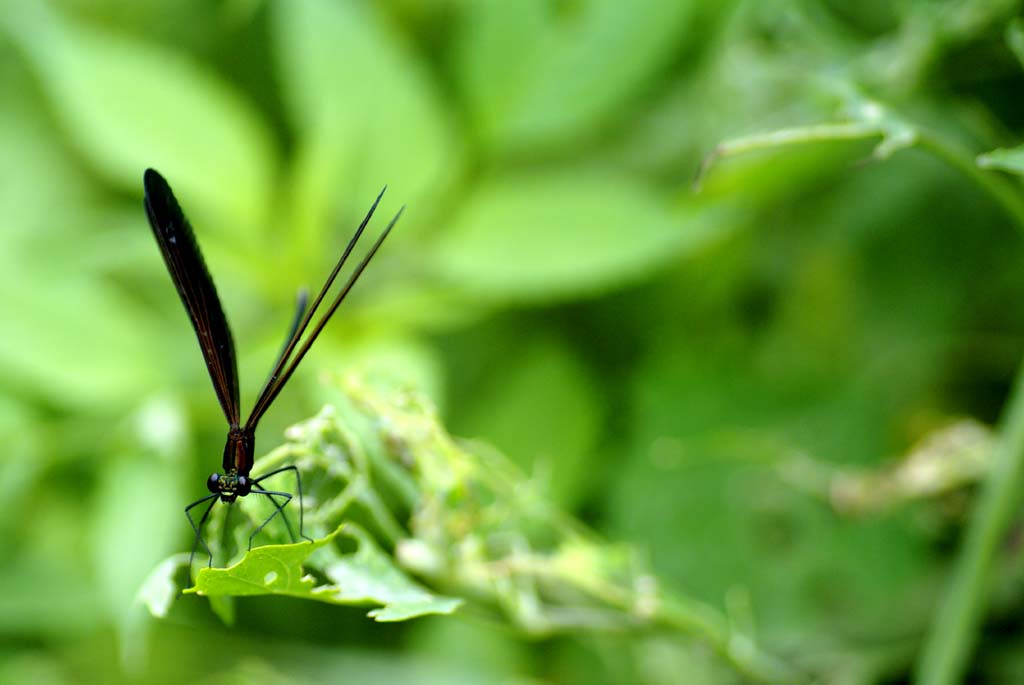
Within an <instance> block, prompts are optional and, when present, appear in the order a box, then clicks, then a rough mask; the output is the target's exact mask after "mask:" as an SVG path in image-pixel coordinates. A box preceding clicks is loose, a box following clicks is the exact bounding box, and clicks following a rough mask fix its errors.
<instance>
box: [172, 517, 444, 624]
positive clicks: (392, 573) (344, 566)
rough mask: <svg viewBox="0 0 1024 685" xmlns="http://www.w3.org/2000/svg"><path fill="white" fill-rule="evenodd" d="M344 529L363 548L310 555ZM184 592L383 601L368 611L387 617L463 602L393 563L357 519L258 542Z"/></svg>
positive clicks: (440, 609) (438, 609) (335, 601)
mask: <svg viewBox="0 0 1024 685" xmlns="http://www.w3.org/2000/svg"><path fill="white" fill-rule="evenodd" d="M339 535H345V536H348V537H350V538H352V539H354V540H355V541H356V542H357V543H358V545H359V548H358V550H357V551H356V552H355V553H353V554H348V555H338V554H336V553H335V554H333V556H332V555H330V554H328V555H326V556H319V557H318V558H317V559H315V560H309V557H310V556H311V555H312V554H313V553H314V552H316V551H317V550H320V549H322V548H325V547H328V546H329V545H330V543H332V542H334V540H335V538H336V537H338V536H339ZM327 551H330V550H327ZM325 559H326V560H325ZM307 562H308V563H307ZM304 563H307V565H308V566H309V567H310V568H313V569H315V570H317V571H318V572H319V573H320V574H322V575H323V576H325V577H326V578H327V579H328V580H329V581H331V582H329V583H323V584H318V583H317V581H316V580H315V579H314V577H313V576H311V575H309V574H308V573H307V572H306V571H305V570H304V569H303V564H304ZM185 592H189V593H193V592H194V593H197V594H201V595H207V596H210V597H217V596H248V595H268V594H273V595H285V596H289V597H297V598H301V599H312V600H317V601H320V602H327V603H330V604H344V605H363V604H378V605H381V608H379V609H374V610H373V611H371V612H370V613H369V616H370V617H372V618H374V619H376V620H377V621H382V622H384V621H404V620H407V619H410V618H415V617H417V616H424V615H427V614H450V613H452V612H453V611H455V609H457V608H458V607H459V605H460V604H461V603H462V600H461V599H457V598H453V597H443V596H439V595H434V594H432V593H430V592H428V591H427V590H426V589H424V588H423V587H421V586H420V585H418V584H417V583H415V582H413V581H412V580H411V579H409V577H408V576H406V575H405V574H404V573H403V572H402V571H400V570H399V569H398V568H397V567H395V566H394V564H393V563H392V562H391V560H390V558H389V557H388V556H387V555H385V554H384V553H383V552H382V551H381V550H380V549H379V548H378V547H377V546H376V544H375V543H374V542H373V540H372V539H371V538H370V536H369V535H367V533H366V532H365V531H363V530H362V529H361V528H359V527H357V526H355V525H353V524H343V525H341V526H339V527H338V528H337V529H336V530H335V531H334V532H332V533H331V534H330V535H327V536H326V537H323V538H320V539H319V540H316V541H314V542H312V543H311V542H297V543H294V544H290V545H267V546H265V547H257V548H256V549H253V550H251V551H249V553H248V554H246V555H245V557H244V558H243V559H242V560H241V561H239V562H238V563H237V564H235V565H233V566H230V567H228V568H204V569H202V570H200V572H199V576H198V578H197V579H196V585H195V587H193V588H190V589H188V590H186V591H185Z"/></svg>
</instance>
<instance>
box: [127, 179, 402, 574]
mask: <svg viewBox="0 0 1024 685" xmlns="http://www.w3.org/2000/svg"><path fill="white" fill-rule="evenodd" d="M143 186H144V188H145V192H146V195H145V201H144V203H145V207H146V216H147V217H148V218H149V225H150V226H151V227H152V229H153V235H154V236H156V242H157V244H158V245H159V246H160V252H161V253H162V254H163V256H164V262H166V264H167V270H168V271H169V272H170V274H171V279H172V280H173V281H174V286H175V287H176V288H177V289H178V294H179V295H180V296H181V301H182V303H183V304H184V305H185V310H186V311H187V312H188V316H189V318H190V319H191V320H192V327H193V328H195V331H196V337H197V338H198V340H199V348H200V349H201V350H202V352H203V358H204V359H205V360H206V367H207V370H208V371H209V372H210V379H211V380H212V381H213V389H214V390H215V391H216V393H217V399H218V400H219V401H220V406H221V409H223V410H224V416H225V418H226V419H227V421H228V435H227V441H226V442H225V444H224V459H223V463H222V466H223V472H222V473H218V472H214V473H213V474H211V475H210V477H209V478H208V479H207V480H206V487H207V489H209V491H210V493H211V494H209V495H207V496H205V497H203V498H201V499H199V500H197V501H195V502H193V503H192V504H190V505H188V506H187V507H185V515H186V517H188V521H189V523H190V524H191V525H192V529H193V531H194V532H195V541H194V542H193V544H192V556H190V557H189V567H191V565H192V557H194V556H195V552H196V549H197V547H198V545H200V544H202V546H203V548H204V549H205V550H206V553H207V554H208V555H209V556H210V560H209V564H210V565H211V566H212V565H213V552H211V551H210V548H209V546H208V545H207V544H206V542H205V541H204V540H203V537H202V529H203V525H204V524H205V523H206V519H207V518H208V517H209V516H210V511H212V510H213V505H214V504H216V503H217V500H218V499H219V500H220V501H222V502H226V503H228V504H230V503H231V502H234V501H235V500H236V499H237V498H239V497H245V496H247V495H263V496H265V497H267V499H269V500H270V502H271V503H272V504H273V505H274V511H273V513H271V514H270V516H269V517H267V519H266V520H265V521H263V523H261V524H260V525H259V526H258V527H257V528H256V529H255V530H254V531H253V532H252V534H251V535H250V536H249V547H250V549H251V548H252V541H253V538H254V537H255V536H256V535H257V534H258V533H259V532H260V531H261V530H263V528H264V527H266V525H267V524H268V523H270V521H271V520H272V519H273V518H274V516H276V515H277V514H280V515H281V518H282V519H283V520H284V522H285V526H286V527H287V528H288V533H289V535H290V536H291V538H292V540H293V541H294V540H295V534H294V532H293V531H292V528H291V524H290V523H288V518H287V516H285V514H284V507H285V506H286V505H287V504H288V503H289V502H291V500H292V495H291V494H290V493H287V492H282V491H279V490H268V489H265V488H264V487H262V486H261V484H262V483H263V481H265V480H266V479H268V478H270V477H271V476H274V475H276V474H279V473H283V472H285V471H291V472H293V473H294V474H295V479H296V486H297V487H296V491H297V493H298V496H299V534H300V535H301V536H302V537H304V538H306V539H307V540H308V539H309V538H308V537H306V535H305V533H304V531H303V515H302V481H301V479H300V478H299V471H298V469H297V468H296V467H295V466H294V465H292V466H284V467H281V468H279V469H275V470H273V471H271V472H269V473H264V474H262V475H260V476H259V477H258V478H253V477H251V476H250V475H249V472H250V471H251V470H252V465H253V453H254V450H255V446H256V438H255V435H256V426H257V424H259V421H260V419H261V418H263V414H264V413H265V412H266V411H267V409H268V408H269V407H270V405H271V403H273V401H274V399H275V398H276V397H277V395H278V393H280V392H281V389H282V388H284V386H285V384H286V383H287V382H288V379H289V378H291V376H292V374H293V373H294V372H295V369H296V368H297V367H298V365H299V363H300V362H301V361H302V358H303V357H304V356H305V355H306V353H307V352H308V351H309V348H310V347H312V345H313V342H314V341H315V340H316V339H317V336H319V335H320V332H321V331H322V330H323V329H324V326H326V325H327V322H328V320H330V318H331V316H332V315H333V314H334V312H335V311H336V310H337V309H338V306H339V305H340V304H341V302H342V300H344V299H345V297H346V296H347V295H348V293H349V291H350V290H351V289H352V286H353V285H355V282H356V281H357V280H358V279H359V276H360V275H361V274H362V273H363V270H364V269H365V268H366V265H367V264H369V263H370V260H371V259H372V258H373V256H374V255H375V254H376V253H377V250H378V249H379V248H380V246H381V244H382V243H383V242H384V239H385V238H386V237H387V236H388V233H390V231H391V228H392V227H393V226H394V225H395V222H397V221H398V218H399V217H400V216H401V215H402V211H403V210H404V209H405V208H404V207H403V208H402V209H401V210H399V211H398V213H397V214H396V215H395V217H394V218H393V219H392V220H391V221H390V222H389V223H388V225H387V227H386V228H385V229H384V231H383V232H382V233H381V234H380V237H379V238H377V241H376V242H375V243H374V244H373V247H371V248H370V251H369V252H367V253H366V256H365V257H363V259H362V261H360V262H359V264H358V265H357V266H356V268H355V270H354V271H353V272H352V274H351V275H350V276H349V278H348V281H346V282H345V285H344V287H342V289H341V290H340V292H339V293H338V294H337V295H336V296H335V298H334V300H333V301H332V302H331V304H330V307H328V309H327V312H326V313H325V314H324V315H323V316H322V317H320V320H319V321H318V322H317V323H316V325H315V326H314V327H313V330H312V332H311V333H310V334H309V336H308V337H307V338H306V340H305V341H304V342H303V343H302V345H301V346H300V345H299V342H300V341H301V340H302V337H303V335H304V334H305V332H306V328H307V327H308V326H309V323H310V321H311V320H312V318H313V315H314V314H315V313H316V310H317V308H318V307H319V306H320V303H321V302H322V301H323V299H324V297H325V296H326V295H327V291H328V290H330V288H331V285H332V284H333V283H334V279H335V278H336V277H337V275H338V272H339V271H341V268H342V267H343V266H344V265H345V261H346V260H347V259H348V257H349V254H351V252H352V250H353V248H354V247H355V246H356V243H357V242H358V241H359V237H360V236H361V235H362V234H363V229H364V228H366V225H367V224H368V223H369V222H370V218H371V217H372V216H373V212H374V210H376V209H377V204H378V203H379V202H380V199H381V197H382V196H383V195H384V191H383V190H382V191H381V192H380V195H378V196H377V199H376V200H374V203H373V206H372V207H370V211H369V212H367V214H366V217H365V218H364V219H363V221H362V223H360V224H359V228H358V229H356V232H355V234H354V235H353V236H352V239H351V240H349V242H348V245H347V246H346V247H345V251H344V252H343V253H342V254H341V258H340V259H339V260H338V263H337V264H336V265H335V266H334V270H333V271H331V274H330V276H328V277H327V281H326V282H325V283H324V285H323V288H321V289H320V293H319V294H318V295H317V296H316V299H315V300H313V304H312V306H310V307H309V308H308V310H307V308H306V300H307V295H306V293H305V291H301V292H300V293H299V298H298V306H297V308H296V312H295V318H294V320H293V322H292V325H291V328H290V329H289V333H288V337H287V339H286V340H285V344H284V347H283V348H282V349H281V353H280V354H279V355H278V358H277V361H276V362H275V363H274V366H273V368H272V369H271V371H270V376H269V377H268V378H267V381H266V383H264V385H263V389H262V390H261V391H260V394H259V397H258V398H257V399H256V403H255V405H254V406H253V409H252V412H251V413H250V414H249V418H248V419H247V420H246V421H245V423H241V421H240V415H239V411H238V405H239V402H238V371H237V368H236V364H235V345H234V342H233V341H232V339H231V329H230V328H229V327H228V321H227V319H226V318H225V316H224V311H223V309H221V305H220V299H219V298H218V297H217V289H216V288H215V287H214V285H213V279H212V278H211V277H210V273H209V272H208V271H207V270H206V264H205V263H204V262H203V256H202V253H200V251H199V245H198V243H196V239H195V236H194V235H193V233H192V227H191V226H189V223H188V220H187V219H186V218H185V214H184V212H182V210H181V207H180V206H179V205H178V201H177V200H176V199H175V198H174V193H172V192H171V187H170V186H169V185H168V184H167V181H165V180H164V178H163V176H161V175H160V174H159V173H157V172H156V171H154V170H153V169H147V170H146V172H145V174H144V176H143ZM207 502H209V505H208V506H207V507H206V508H205V509H204V510H203V514H202V516H201V517H200V518H199V520H198V521H196V519H195V518H194V517H193V516H192V513H191V512H192V510H193V509H194V508H196V507H198V506H201V505H202V504H204V503H207Z"/></svg>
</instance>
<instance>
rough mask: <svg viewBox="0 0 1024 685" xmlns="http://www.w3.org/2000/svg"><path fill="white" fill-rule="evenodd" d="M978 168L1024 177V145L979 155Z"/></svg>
mask: <svg viewBox="0 0 1024 685" xmlns="http://www.w3.org/2000/svg"><path fill="white" fill-rule="evenodd" d="M978 166H980V167H981V168H982V169H999V170H1000V171H1006V172H1009V173H1011V174H1017V175H1018V176H1024V145H1018V146H1017V147H1011V148H999V149H997V150H992V151H991V152H986V153H985V154H982V155H978Z"/></svg>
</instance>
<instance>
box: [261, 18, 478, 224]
mask: <svg viewBox="0 0 1024 685" xmlns="http://www.w3.org/2000/svg"><path fill="white" fill-rule="evenodd" d="M271 28H272V31H273V38H274V47H275V49H276V57H277V61H278V67H279V73H280V81H281V83H282V85H283V86H284V89H285V95H286V102H285V105H286V107H287V109H288V114H289V115H290V118H291V121H292V125H293V127H294V129H295V130H296V132H297V133H298V150H299V151H298V159H297V161H296V163H295V165H296V166H295V170H294V176H295V178H294V183H295V187H294V193H295V198H294V201H295V205H296V206H295V212H296V214H297V216H296V224H297V225H299V226H304V227H305V229H304V230H311V228H310V227H312V228H313V229H316V228H318V227H320V226H322V225H323V224H324V223H325V220H329V219H333V218H334V214H333V212H334V210H336V209H337V207H338V203H339V196H341V197H342V198H345V199H350V200H351V201H353V202H356V203H357V204H358V207H359V211H360V212H362V211H365V205H367V204H368V202H369V200H370V199H372V198H373V197H374V196H376V194H377V193H378V192H380V189H381V187H382V186H384V185H385V184H387V185H388V187H389V188H390V192H389V193H388V196H387V198H392V197H393V198H396V199H397V198H400V199H401V201H402V202H408V203H414V202H417V200H418V199H419V200H423V199H424V198H427V197H429V196H430V194H431V193H432V192H433V191H434V190H436V189H437V188H438V186H439V185H440V184H442V183H444V182H445V181H446V180H447V179H449V178H451V176H452V175H453V174H454V173H455V172H456V171H457V169H458V166H459V162H458V159H459V156H460V154H459V147H460V146H459V144H458V142H457V141H456V140H455V137H454V134H453V130H452V127H451V125H450V123H449V122H448V121H447V120H446V117H445V113H444V109H443V107H442V106H441V100H440V97H439V94H438V93H437V92H436V91H435V88H434V86H433V84H432V78H431V75H430V74H429V72H428V71H427V70H426V69H425V68H424V64H425V61H424V60H423V58H422V57H421V56H420V55H418V54H416V52H415V51H414V50H413V49H412V47H411V46H409V45H408V44H406V42H405V41H404V40H403V38H402V37H401V36H400V35H398V34H397V32H396V31H394V30H393V28H392V27H391V26H390V25H389V24H388V23H387V22H386V21H385V20H384V18H383V17H382V16H381V14H380V10H379V9H378V8H377V6H376V5H375V4H373V3H356V2H344V3H326V2H320V1H319V0H296V1H295V2H286V3H275V4H274V7H273V13H272V24H271ZM339 189H344V190H343V193H340V192H339ZM387 198H386V200H385V202H384V204H383V206H382V207H381V209H382V210H384V213H389V212H391V211H393V209H390V208H388V206H387V202H388V200H387ZM396 204H397V203H396Z"/></svg>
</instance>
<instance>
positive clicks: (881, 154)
mask: <svg viewBox="0 0 1024 685" xmlns="http://www.w3.org/2000/svg"><path fill="white" fill-rule="evenodd" d="M837 90H839V91H840V97H841V98H842V100H843V107H842V113H843V114H844V120H842V121H835V122H826V123H820V124H813V125H809V126H794V127H790V128H782V129H777V130H774V131H768V132H765V133H754V134H751V135H747V136H741V137H738V138H732V139H730V140H726V141H724V142H721V143H719V144H718V145H717V146H716V147H715V149H714V151H713V152H712V153H711V154H710V155H708V156H707V157H706V158H705V159H704V161H703V163H702V164H701V169H700V176H699V177H698V179H697V180H698V183H700V182H702V181H703V179H704V176H706V175H707V173H708V172H709V171H710V169H711V167H712V166H714V165H715V164H717V163H718V162H719V161H720V160H722V159H725V158H729V157H735V156H738V155H743V154H748V153H751V152H756V151H760V150H777V149H780V148H787V147H792V146H800V145H810V144H821V143H827V142H836V141H857V140H865V139H871V138H880V139H881V140H880V141H879V143H878V144H877V145H875V148H874V151H873V153H872V155H873V157H874V158H875V159H878V160H884V159H888V158H889V157H890V156H892V155H893V154H894V153H896V152H898V151H899V150H903V149H905V148H908V147H911V146H913V145H914V144H916V143H917V142H918V139H919V137H920V131H919V130H918V128H917V127H916V126H915V125H914V124H912V123H911V122H909V121H907V120H906V119H904V118H903V117H901V116H900V115H899V114H898V113H896V112H894V111H893V110H892V109H890V108H888V107H886V106H884V105H882V104H881V103H879V102H877V101H875V100H872V99H870V98H867V97H865V96H863V95H861V94H860V93H859V92H858V91H857V90H856V89H855V88H853V87H852V86H849V85H848V84H840V85H839V86H838V87H837Z"/></svg>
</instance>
